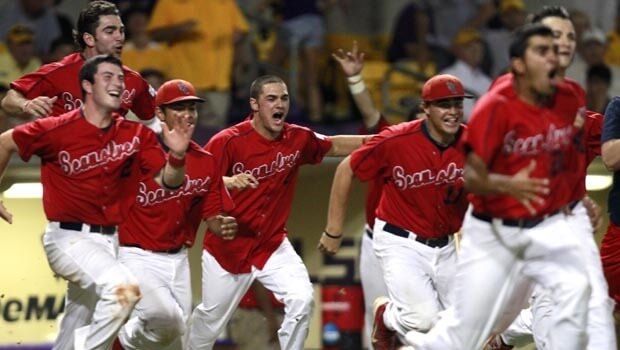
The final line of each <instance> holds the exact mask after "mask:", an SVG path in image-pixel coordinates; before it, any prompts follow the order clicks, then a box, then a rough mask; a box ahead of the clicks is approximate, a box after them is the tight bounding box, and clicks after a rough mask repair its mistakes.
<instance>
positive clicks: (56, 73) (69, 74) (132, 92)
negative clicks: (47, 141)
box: [11, 53, 155, 120]
mask: <svg viewBox="0 0 620 350" xmlns="http://www.w3.org/2000/svg"><path fill="white" fill-rule="evenodd" d="M83 65H84V58H83V57H82V55H81V54H80V53H73V54H70V55H67V56H65V57H64V58H63V59H62V60H60V61H58V62H53V63H49V64H46V65H43V66H41V67H40V68H39V69H38V70H37V71H35V72H33V73H29V74H26V75H24V76H23V77H21V78H19V79H17V80H15V81H13V82H12V83H11V89H14V90H16V91H18V92H19V93H21V94H22V95H24V96H25V97H26V98H28V99H33V98H35V97H38V96H48V97H54V96H58V99H57V100H56V103H54V107H53V109H52V113H51V114H50V115H51V116H58V115H61V114H63V113H66V112H69V111H72V110H75V109H79V108H80V107H82V103H83V101H82V91H81V89H80V82H79V73H80V69H81V68H82V66H83ZM123 72H124V73H125V90H123V95H122V96H121V98H122V104H121V107H120V109H119V111H118V112H119V113H121V114H122V115H125V114H127V112H128V111H129V110H131V111H132V112H134V113H135V114H136V116H138V118H140V119H142V120H149V119H151V118H153V116H154V115H155V89H153V88H152V87H151V86H149V84H148V83H147V82H146V80H144V79H143V78H142V76H140V74H138V73H137V72H135V71H133V70H131V69H130V68H129V67H127V66H123Z"/></svg>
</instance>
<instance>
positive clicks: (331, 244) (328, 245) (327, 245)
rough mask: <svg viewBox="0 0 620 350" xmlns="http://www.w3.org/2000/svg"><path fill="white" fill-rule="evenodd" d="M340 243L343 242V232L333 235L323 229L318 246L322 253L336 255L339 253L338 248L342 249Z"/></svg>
mask: <svg viewBox="0 0 620 350" xmlns="http://www.w3.org/2000/svg"><path fill="white" fill-rule="evenodd" d="M340 243H342V234H340V235H332V234H330V233H327V232H326V231H323V234H322V235H321V239H320V240H319V245H318V246H317V248H318V249H319V251H320V252H321V253H325V254H329V255H334V254H336V253H338V249H340Z"/></svg>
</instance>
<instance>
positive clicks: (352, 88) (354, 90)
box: [349, 80, 366, 95]
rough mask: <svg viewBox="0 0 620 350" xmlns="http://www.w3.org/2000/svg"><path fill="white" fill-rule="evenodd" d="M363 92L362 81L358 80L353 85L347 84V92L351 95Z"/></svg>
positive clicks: (364, 88)
mask: <svg viewBox="0 0 620 350" xmlns="http://www.w3.org/2000/svg"><path fill="white" fill-rule="evenodd" d="M364 90H366V85H365V84H364V81H363V80H360V81H358V82H357V83H355V84H349V91H351V93H352V94H353V95H357V94H360V93H362V91H364Z"/></svg>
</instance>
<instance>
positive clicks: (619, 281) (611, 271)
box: [601, 97, 620, 311]
mask: <svg viewBox="0 0 620 350" xmlns="http://www.w3.org/2000/svg"><path fill="white" fill-rule="evenodd" d="M619 139H620V97H614V98H613V99H612V100H611V102H609V105H608V106H607V109H606V110H605V124H604V125H603V136H602V142H603V145H602V156H603V162H604V163H605V166H607V168H608V169H610V170H613V171H614V180H613V186H612V188H611V190H610V191H609V198H608V202H607V203H608V204H607V205H608V208H609V226H607V233H605V237H603V241H602V242H601V257H602V259H603V267H604V269H605V277H606V278H607V282H609V295H611V297H612V298H613V299H614V300H615V301H616V303H617V304H616V311H617V310H618V305H619V304H618V303H620V255H618V252H619V251H620V250H619V249H618V247H619V246H620V211H619V208H618V203H620V201H619V200H618V195H619V193H620V192H619V191H620V189H619V188H618V185H619V184H620V182H619V179H618V176H619V174H620V173H619V172H618V170H620V157H618V155H619V154H620V153H619V151H618V148H619V147H620V141H619Z"/></svg>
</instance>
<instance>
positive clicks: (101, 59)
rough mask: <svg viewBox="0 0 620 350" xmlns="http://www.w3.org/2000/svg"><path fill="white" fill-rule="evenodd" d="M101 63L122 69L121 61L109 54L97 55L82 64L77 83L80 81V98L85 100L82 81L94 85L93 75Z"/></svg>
mask: <svg viewBox="0 0 620 350" xmlns="http://www.w3.org/2000/svg"><path fill="white" fill-rule="evenodd" d="M101 63H111V64H114V65H117V66H119V67H120V68H121V69H123V62H121V60H120V59H119V58H118V57H116V56H114V55H111V54H107V55H97V56H93V57H91V58H89V59H87V60H86V62H84V65H83V66H82V68H81V69H80V75H79V79H80V80H79V81H80V89H81V90H82V98H83V99H86V91H84V89H83V88H82V81H84V80H88V81H89V82H90V83H91V84H94V83H95V74H97V69H98V68H99V65H100V64H101Z"/></svg>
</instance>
